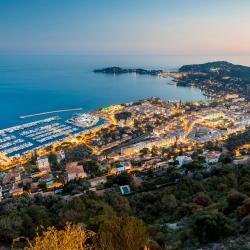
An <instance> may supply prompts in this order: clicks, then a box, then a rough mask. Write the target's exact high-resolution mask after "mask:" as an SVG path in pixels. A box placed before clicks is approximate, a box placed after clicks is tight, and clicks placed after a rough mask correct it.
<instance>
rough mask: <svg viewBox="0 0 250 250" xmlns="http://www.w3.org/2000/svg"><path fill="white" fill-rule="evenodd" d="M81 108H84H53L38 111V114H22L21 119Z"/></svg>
mask: <svg viewBox="0 0 250 250" xmlns="http://www.w3.org/2000/svg"><path fill="white" fill-rule="evenodd" d="M80 110H82V108H74V109H61V110H52V111H47V112H42V113H37V114H31V115H22V116H19V118H20V119H25V118H29V117H34V116H40V115H48V114H54V113H62V112H71V111H80Z"/></svg>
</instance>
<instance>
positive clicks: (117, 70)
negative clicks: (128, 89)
mask: <svg viewBox="0 0 250 250" xmlns="http://www.w3.org/2000/svg"><path fill="white" fill-rule="evenodd" d="M94 72H95V73H105V74H127V73H136V74H139V75H159V74H160V73H162V72H163V70H160V69H157V70H147V69H123V68H120V67H108V68H103V69H95V70H94Z"/></svg>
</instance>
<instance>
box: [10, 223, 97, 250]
mask: <svg viewBox="0 0 250 250" xmlns="http://www.w3.org/2000/svg"><path fill="white" fill-rule="evenodd" d="M94 236H95V233H94V232H91V231H87V230H85V229H84V228H83V227H81V226H80V225H78V226H75V225H72V224H70V223H67V224H66V226H65V227H64V229H63V230H57V229H56V228H55V227H49V228H47V229H46V230H44V231H43V233H42V235H39V234H37V235H36V237H35V239H34V243H33V242H30V240H29V239H26V240H27V243H28V244H27V246H26V247H25V248H24V250H47V249H53V250H72V249H79V250H91V249H95V248H94V245H93V243H87V240H88V242H91V241H90V239H92V238H93V237H94ZM21 239H23V238H22V237H20V238H17V239H15V240H14V241H13V245H12V246H13V247H14V246H15V244H16V243H17V242H18V241H20V240H21Z"/></svg>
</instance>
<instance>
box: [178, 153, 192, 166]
mask: <svg viewBox="0 0 250 250" xmlns="http://www.w3.org/2000/svg"><path fill="white" fill-rule="evenodd" d="M176 160H177V161H178V162H179V164H178V167H182V166H183V165H184V164H188V163H190V162H192V161H193V160H192V158H191V157H190V156H186V155H181V156H177V157H176Z"/></svg>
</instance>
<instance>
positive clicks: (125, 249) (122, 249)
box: [98, 217, 148, 250]
mask: <svg viewBox="0 0 250 250" xmlns="http://www.w3.org/2000/svg"><path fill="white" fill-rule="evenodd" d="M98 241H99V244H100V245H101V246H102V248H103V249H105V250H135V249H136V250H137V249H138V250H139V249H141V248H143V247H144V246H145V245H146V244H147V242H148V232H147V228H146V226H145V225H144V223H143V222H142V221H141V220H138V219H136V218H135V217H115V218H113V219H111V220H108V221H106V222H104V223H103V224H102V225H101V226H100V229H99V231H98Z"/></svg>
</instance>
